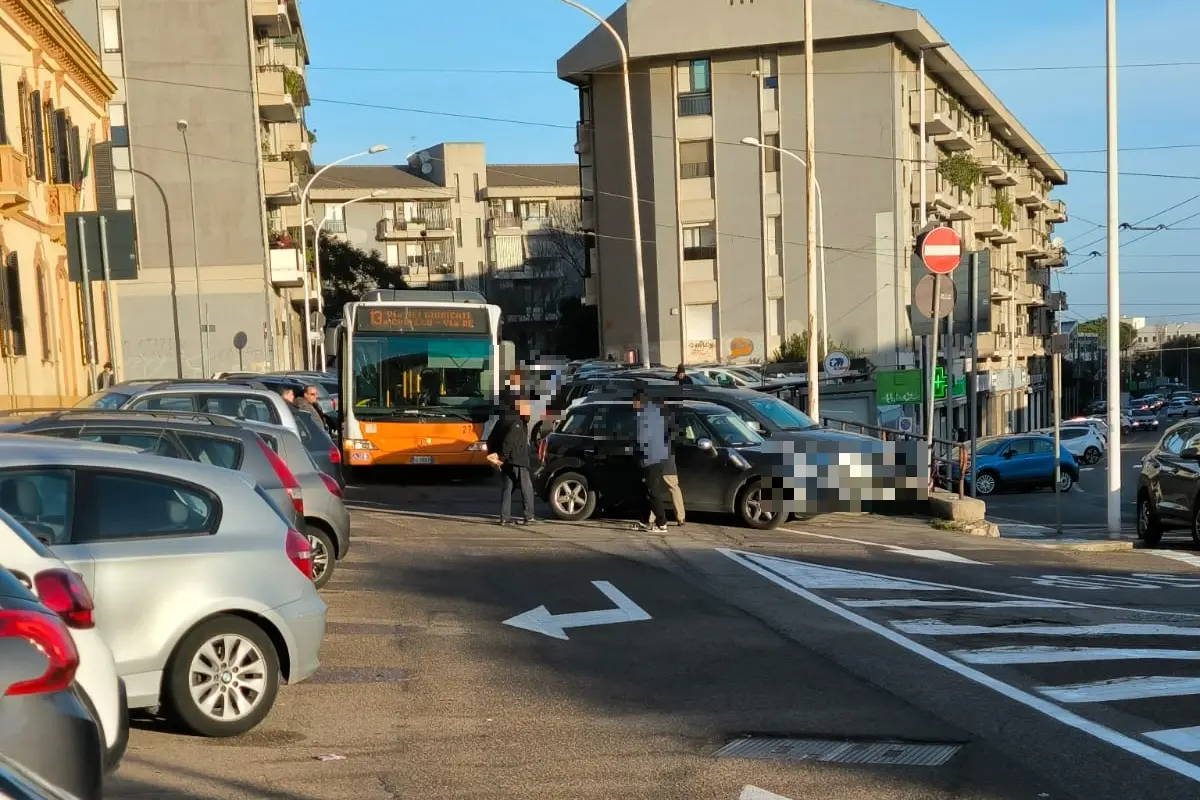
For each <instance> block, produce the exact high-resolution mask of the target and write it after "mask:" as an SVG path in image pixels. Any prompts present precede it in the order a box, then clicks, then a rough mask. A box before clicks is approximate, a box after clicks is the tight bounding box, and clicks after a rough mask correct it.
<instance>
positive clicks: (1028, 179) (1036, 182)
mask: <svg viewBox="0 0 1200 800" xmlns="http://www.w3.org/2000/svg"><path fill="white" fill-rule="evenodd" d="M1016 186H1017V188H1016V189H1014V190H1013V199H1015V200H1016V201H1017V202H1018V203H1020V204H1021V205H1023V206H1029V207H1030V208H1034V209H1038V208H1042V207H1044V206H1046V205H1047V201H1046V196H1047V195H1049V194H1050V184H1049V183H1047V182H1046V181H1044V180H1042V179H1041V178H1040V177H1038V176H1037V175H1034V174H1030V175H1026V176H1025V177H1023V178H1021V179H1020V180H1019V181H1018V182H1017V184H1016Z"/></svg>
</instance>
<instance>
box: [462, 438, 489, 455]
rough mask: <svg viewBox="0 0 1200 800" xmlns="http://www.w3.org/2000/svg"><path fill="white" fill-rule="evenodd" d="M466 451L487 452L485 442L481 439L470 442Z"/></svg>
mask: <svg viewBox="0 0 1200 800" xmlns="http://www.w3.org/2000/svg"><path fill="white" fill-rule="evenodd" d="M467 452H468V453H486V452H487V442H485V441H482V440H481V441H478V442H471V444H469V445H467Z"/></svg>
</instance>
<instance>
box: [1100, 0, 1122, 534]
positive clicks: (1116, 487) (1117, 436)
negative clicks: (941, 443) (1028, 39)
mask: <svg viewBox="0 0 1200 800" xmlns="http://www.w3.org/2000/svg"><path fill="white" fill-rule="evenodd" d="M1105 52H1106V59H1105V67H1104V72H1105V88H1106V92H1105V94H1106V102H1105V113H1106V117H1107V119H1106V127H1107V132H1108V136H1107V138H1108V145H1107V146H1108V166H1107V172H1108V176H1107V177H1108V270H1107V272H1108V435H1109V446H1108V535H1109V537H1110V538H1113V539H1117V538H1120V536H1121V284H1120V274H1119V271H1118V267H1119V265H1120V248H1121V241H1120V225H1121V217H1120V212H1119V204H1118V197H1117V194H1118V192H1117V189H1118V183H1119V181H1120V173H1119V172H1118V168H1117V0H1107V3H1106V4H1105Z"/></svg>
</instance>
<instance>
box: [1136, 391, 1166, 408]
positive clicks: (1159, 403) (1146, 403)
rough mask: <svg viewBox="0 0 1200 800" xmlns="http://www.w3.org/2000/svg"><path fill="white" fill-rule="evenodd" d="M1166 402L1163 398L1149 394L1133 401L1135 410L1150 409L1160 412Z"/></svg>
mask: <svg viewBox="0 0 1200 800" xmlns="http://www.w3.org/2000/svg"><path fill="white" fill-rule="evenodd" d="M1164 402H1165V401H1164V400H1163V398H1162V397H1160V396H1159V395H1156V394H1148V395H1144V396H1142V397H1139V398H1138V399H1136V400H1134V401H1133V407H1134V408H1150V409H1153V410H1155V411H1158V410H1159V409H1161V408H1162V407H1163V403H1164Z"/></svg>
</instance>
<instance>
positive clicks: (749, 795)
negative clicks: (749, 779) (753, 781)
mask: <svg viewBox="0 0 1200 800" xmlns="http://www.w3.org/2000/svg"><path fill="white" fill-rule="evenodd" d="M738 800H791V798H788V797H784V796H783V795H781V794H775V793H774V792H768V791H767V790H766V789H760V788H758V787H757V786H746V787H743V788H742V793H741V794H740V795H738Z"/></svg>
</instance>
